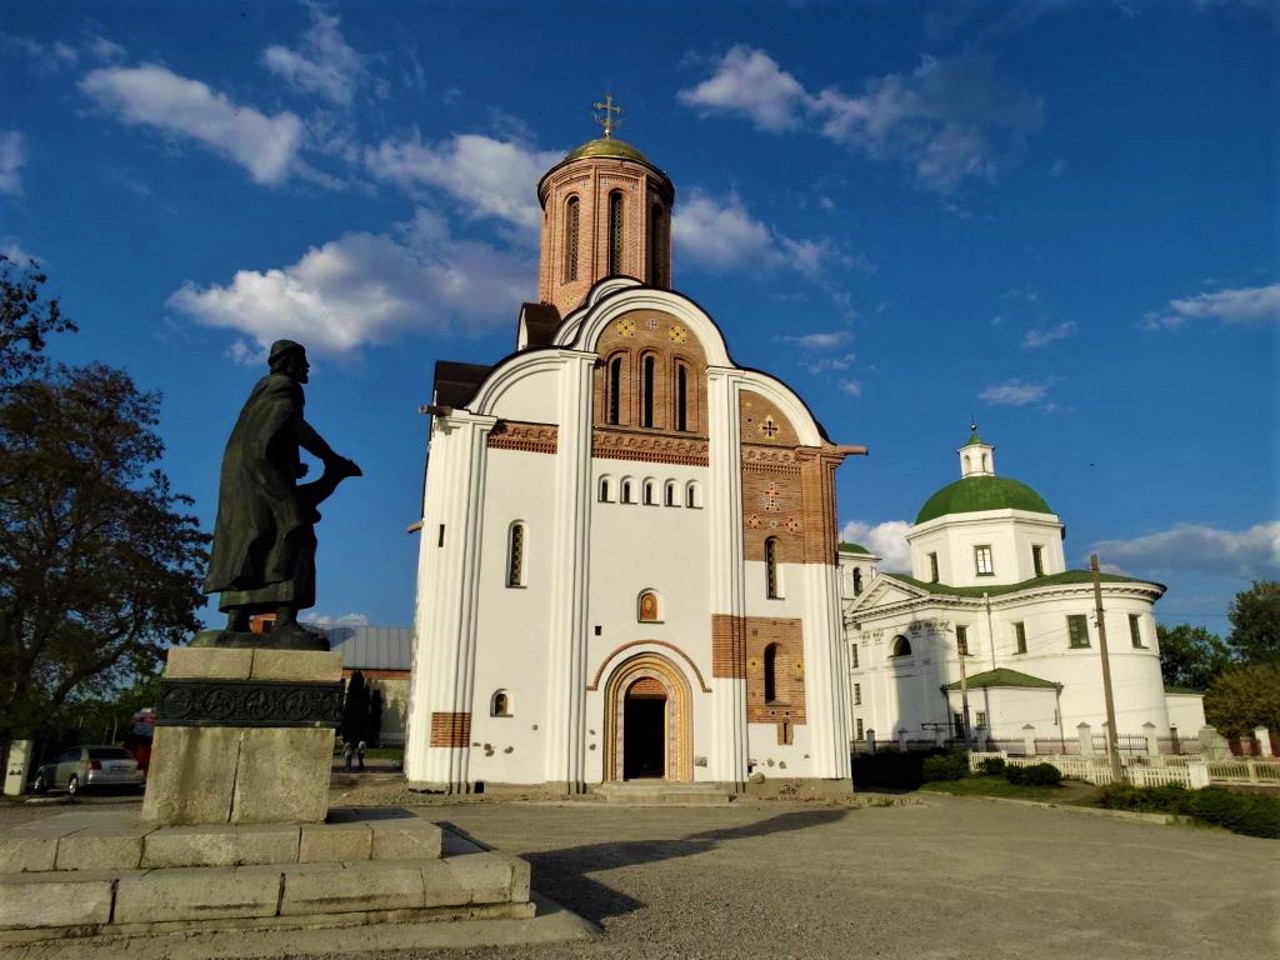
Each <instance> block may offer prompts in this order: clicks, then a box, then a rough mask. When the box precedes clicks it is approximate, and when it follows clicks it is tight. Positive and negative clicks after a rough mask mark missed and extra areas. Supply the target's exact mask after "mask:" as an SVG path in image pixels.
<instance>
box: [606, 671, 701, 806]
mask: <svg viewBox="0 0 1280 960" xmlns="http://www.w3.org/2000/svg"><path fill="white" fill-rule="evenodd" d="M691 704H692V693H691V691H690V689H689V682H688V681H687V680H686V679H685V677H684V674H683V673H682V672H681V671H680V669H679V668H678V667H677V666H676V665H675V664H674V663H672V662H671V661H670V660H668V659H667V658H666V657H664V656H662V655H661V654H657V653H642V654H639V655H638V656H635V657H632V658H631V659H629V660H626V661H624V662H623V663H621V664H619V665H618V667H617V669H615V670H614V671H613V673H612V675H611V676H610V677H609V682H608V683H607V684H606V685H605V719H606V723H605V728H606V729H607V730H608V737H607V738H606V741H605V755H604V760H605V765H604V775H605V779H606V780H645V779H656V780H678V781H692V780H693V717H692V710H691Z"/></svg>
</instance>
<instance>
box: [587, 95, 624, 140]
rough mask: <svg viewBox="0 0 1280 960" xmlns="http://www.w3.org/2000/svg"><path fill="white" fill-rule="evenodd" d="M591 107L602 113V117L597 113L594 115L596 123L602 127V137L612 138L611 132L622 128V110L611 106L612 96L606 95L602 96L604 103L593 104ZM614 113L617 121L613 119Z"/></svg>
mask: <svg viewBox="0 0 1280 960" xmlns="http://www.w3.org/2000/svg"><path fill="white" fill-rule="evenodd" d="M591 106H593V107H595V108H596V109H597V110H603V111H604V116H603V117H602V116H600V114H598V113H597V114H596V118H595V119H596V123H598V124H600V126H602V127H604V135H605V137H606V138H608V137H612V136H613V131H615V130H617V129H618V128H619V127H620V126H622V108H621V107H615V106H614V105H613V94H612V93H606V94H605V95H604V103H593V104H592V105H591ZM615 113H616V114H617V115H618V116H617V119H614V116H613V115H614V114H615Z"/></svg>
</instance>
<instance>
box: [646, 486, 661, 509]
mask: <svg viewBox="0 0 1280 960" xmlns="http://www.w3.org/2000/svg"><path fill="white" fill-rule="evenodd" d="M644 504H645V506H646V507H656V506H657V505H658V481H656V480H646V481H645V482H644Z"/></svg>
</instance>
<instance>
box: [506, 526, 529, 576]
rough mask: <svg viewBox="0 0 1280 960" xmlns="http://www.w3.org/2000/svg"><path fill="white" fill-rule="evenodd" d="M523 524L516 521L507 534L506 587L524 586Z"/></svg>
mask: <svg viewBox="0 0 1280 960" xmlns="http://www.w3.org/2000/svg"><path fill="white" fill-rule="evenodd" d="M524 541H525V529H524V524H523V523H521V522H520V521H519V520H517V521H516V522H515V523H513V524H511V529H510V531H508V533H507V586H508V587H523V586H524V568H525V564H524V552H525V542H524Z"/></svg>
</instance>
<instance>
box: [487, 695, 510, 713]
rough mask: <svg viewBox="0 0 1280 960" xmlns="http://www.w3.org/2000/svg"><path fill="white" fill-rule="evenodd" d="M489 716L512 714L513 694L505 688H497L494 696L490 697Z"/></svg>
mask: <svg viewBox="0 0 1280 960" xmlns="http://www.w3.org/2000/svg"><path fill="white" fill-rule="evenodd" d="M489 716H491V717H509V716H511V695H510V694H509V693H507V691H505V690H495V691H494V694H493V696H492V697H491V698H490V699H489Z"/></svg>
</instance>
